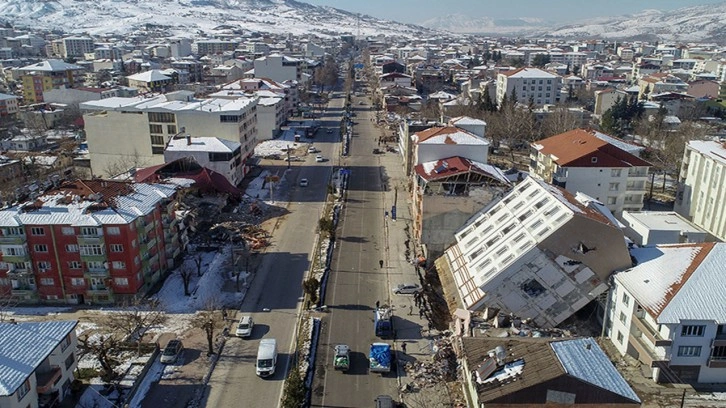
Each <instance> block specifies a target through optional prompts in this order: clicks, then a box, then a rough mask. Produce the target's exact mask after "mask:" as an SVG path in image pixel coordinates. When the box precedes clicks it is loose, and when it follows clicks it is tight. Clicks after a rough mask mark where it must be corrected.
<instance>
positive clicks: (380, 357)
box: [368, 343, 393, 373]
mask: <svg viewBox="0 0 726 408" xmlns="http://www.w3.org/2000/svg"><path fill="white" fill-rule="evenodd" d="M368 361H369V365H368V367H369V370H370V371H371V372H372V373H388V372H391V363H392V361H393V353H392V350H391V345H390V344H387V343H373V344H371V352H370V353H369V354H368Z"/></svg>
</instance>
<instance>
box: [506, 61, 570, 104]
mask: <svg viewBox="0 0 726 408" xmlns="http://www.w3.org/2000/svg"><path fill="white" fill-rule="evenodd" d="M561 87H562V78H561V77H560V76H559V75H555V74H551V73H549V72H547V71H543V70H541V69H538V68H520V69H516V70H513V71H507V72H500V73H499V74H498V75H497V104H501V103H502V101H503V100H504V96H505V95H506V96H507V98H510V97H511V95H512V94H513V93H514V94H515V95H516V96H517V102H520V103H523V104H529V103H530V101H531V100H533V101H534V103H535V104H536V105H545V104H551V105H553V104H556V103H557V102H558V101H559V100H560V88H561Z"/></svg>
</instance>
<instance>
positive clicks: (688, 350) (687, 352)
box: [678, 346, 701, 357]
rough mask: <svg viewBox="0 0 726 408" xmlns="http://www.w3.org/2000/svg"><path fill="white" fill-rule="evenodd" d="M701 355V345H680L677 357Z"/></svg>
mask: <svg viewBox="0 0 726 408" xmlns="http://www.w3.org/2000/svg"><path fill="white" fill-rule="evenodd" d="M700 355H701V346H680V347H678V357H698V356H700Z"/></svg>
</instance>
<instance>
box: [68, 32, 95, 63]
mask: <svg viewBox="0 0 726 408" xmlns="http://www.w3.org/2000/svg"><path fill="white" fill-rule="evenodd" d="M94 48H96V47H95V45H94V44H93V39H91V38H88V37H67V38H64V39H63V51H64V52H63V57H64V58H68V57H83V56H85V55H86V54H87V53H93V50H94Z"/></svg>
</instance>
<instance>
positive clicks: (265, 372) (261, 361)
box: [255, 339, 277, 377]
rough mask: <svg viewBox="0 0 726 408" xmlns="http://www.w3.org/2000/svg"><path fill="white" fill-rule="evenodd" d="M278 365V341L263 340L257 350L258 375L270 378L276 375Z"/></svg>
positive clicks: (256, 366)
mask: <svg viewBox="0 0 726 408" xmlns="http://www.w3.org/2000/svg"><path fill="white" fill-rule="evenodd" d="M276 364H277V340H275V339H262V340H260V347H259V348H258V349H257V364H256V365H255V368H256V371H257V375H259V376H260V377H268V376H271V375H273V374H275V365H276Z"/></svg>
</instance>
